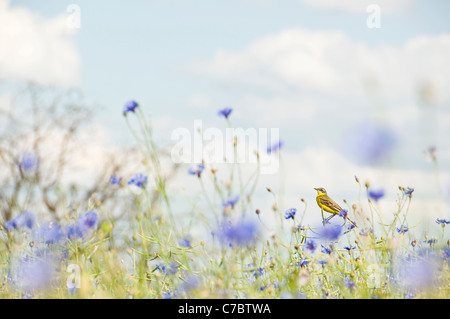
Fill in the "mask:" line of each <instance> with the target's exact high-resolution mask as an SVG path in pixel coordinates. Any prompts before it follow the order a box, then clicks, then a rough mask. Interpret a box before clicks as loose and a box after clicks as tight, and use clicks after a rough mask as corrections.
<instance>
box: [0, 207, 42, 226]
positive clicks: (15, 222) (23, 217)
mask: <svg viewBox="0 0 450 319" xmlns="http://www.w3.org/2000/svg"><path fill="white" fill-rule="evenodd" d="M35 221H36V215H35V214H34V213H32V212H28V211H25V212H22V213H21V214H19V215H17V216H16V217H14V218H13V219H12V220H9V221H7V222H6V223H5V228H6V229H17V228H22V227H28V228H30V229H31V228H33V226H34V223H35Z"/></svg>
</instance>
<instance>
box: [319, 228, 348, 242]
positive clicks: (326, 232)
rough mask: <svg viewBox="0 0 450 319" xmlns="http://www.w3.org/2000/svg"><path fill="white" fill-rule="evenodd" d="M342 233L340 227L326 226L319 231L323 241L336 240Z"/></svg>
mask: <svg viewBox="0 0 450 319" xmlns="http://www.w3.org/2000/svg"><path fill="white" fill-rule="evenodd" d="M341 233H342V227H341V226H339V225H330V224H326V225H325V226H323V227H322V228H321V229H320V230H319V236H320V237H321V238H322V239H327V240H336V239H338V238H339V236H340V235H341Z"/></svg>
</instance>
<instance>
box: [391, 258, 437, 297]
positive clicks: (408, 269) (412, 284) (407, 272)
mask: <svg viewBox="0 0 450 319" xmlns="http://www.w3.org/2000/svg"><path fill="white" fill-rule="evenodd" d="M435 259H436V258H435V257H433V256H428V257H427V258H423V257H420V258H416V257H413V259H411V260H410V259H408V260H404V259H403V260H399V264H398V265H397V266H396V267H395V268H394V274H395V275H396V277H397V282H398V284H400V285H401V286H403V287H404V288H406V289H408V290H414V289H422V288H425V287H428V286H430V285H431V284H432V283H433V280H434V278H435V276H436V275H437V266H436V264H435V262H436V260H435Z"/></svg>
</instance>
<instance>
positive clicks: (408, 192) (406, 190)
mask: <svg viewBox="0 0 450 319" xmlns="http://www.w3.org/2000/svg"><path fill="white" fill-rule="evenodd" d="M413 192H414V188H412V187H406V189H403V193H404V194H405V195H408V196H409V197H411V195H412V193H413Z"/></svg>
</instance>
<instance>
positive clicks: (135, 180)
mask: <svg viewBox="0 0 450 319" xmlns="http://www.w3.org/2000/svg"><path fill="white" fill-rule="evenodd" d="M147 180H148V178H147V176H145V175H143V174H136V175H134V176H133V177H131V178H130V179H129V180H128V185H131V184H134V185H136V186H137V187H139V188H144V187H145V185H146V184H147Z"/></svg>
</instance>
